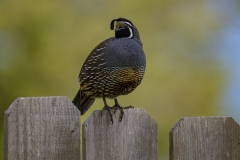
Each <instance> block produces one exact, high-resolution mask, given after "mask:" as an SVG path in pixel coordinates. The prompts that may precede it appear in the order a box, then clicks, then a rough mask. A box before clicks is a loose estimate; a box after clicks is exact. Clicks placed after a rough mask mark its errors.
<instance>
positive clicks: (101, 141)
mask: <svg viewBox="0 0 240 160" xmlns="http://www.w3.org/2000/svg"><path fill="white" fill-rule="evenodd" d="M124 112H125V114H124V116H123V120H122V122H120V123H119V122H118V119H119V115H120V111H117V112H116V114H115V115H113V124H112V122H111V121H110V116H109V114H108V112H107V111H104V114H103V116H102V117H101V111H94V112H93V113H92V114H91V116H90V117H88V119H87V120H86V121H85V122H84V124H83V159H84V160H157V159H158V144H157V137H158V133H157V123H156V122H155V121H154V120H153V119H152V118H151V117H150V116H149V114H148V113H147V112H146V111H145V110H144V109H140V108H139V109H128V110H124Z"/></svg>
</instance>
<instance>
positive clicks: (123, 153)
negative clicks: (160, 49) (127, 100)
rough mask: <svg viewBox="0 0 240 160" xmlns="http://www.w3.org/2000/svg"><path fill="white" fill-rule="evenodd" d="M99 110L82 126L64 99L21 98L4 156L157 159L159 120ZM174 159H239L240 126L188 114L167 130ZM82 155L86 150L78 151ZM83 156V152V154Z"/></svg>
mask: <svg viewBox="0 0 240 160" xmlns="http://www.w3.org/2000/svg"><path fill="white" fill-rule="evenodd" d="M118 119H119V112H117V113H116V114H115V115H114V116H113V121H114V123H113V124H112V123H111V121H110V117H109V115H108V113H107V111H106V112H104V114H103V116H102V117H101V112H100V111H95V112H93V113H92V115H91V116H90V117H88V119H87V120H86V121H85V122H84V123H83V125H82V132H83V133H82V152H80V112H79V111H78V109H77V108H76V107H75V106H74V105H73V104H72V103H71V101H69V100H68V99H67V98H66V97H33V98H18V99H17V100H15V101H14V102H13V103H12V105H11V106H10V107H9V108H8V110H7V111H6V112H5V116H4V121H5V122H4V123H5V125H4V154H5V155H4V159H5V160H80V158H81V156H82V157H83V160H157V159H158V143H157V141H158V140H157V139H158V138H157V137H158V133H157V129H158V128H157V123H156V122H155V121H154V120H153V119H152V118H151V117H150V116H149V115H148V114H147V113H146V111H145V110H143V109H129V110H125V114H124V118H123V120H122V122H121V123H118ZM169 139H170V140H169V142H170V144H169V146H170V156H169V159H170V160H240V127H239V125H238V124H237V123H236V122H235V121H234V120H233V119H232V118H231V117H186V118H183V119H181V120H180V121H179V122H178V123H177V124H176V125H175V126H174V127H173V128H172V130H171V131H170V134H169ZM80 153H82V154H80ZM80 155H81V156H80Z"/></svg>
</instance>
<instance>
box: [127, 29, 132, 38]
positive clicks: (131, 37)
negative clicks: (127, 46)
mask: <svg viewBox="0 0 240 160" xmlns="http://www.w3.org/2000/svg"><path fill="white" fill-rule="evenodd" d="M128 29H129V31H130V36H129V37H127V38H132V36H133V32H132V28H131V27H128Z"/></svg>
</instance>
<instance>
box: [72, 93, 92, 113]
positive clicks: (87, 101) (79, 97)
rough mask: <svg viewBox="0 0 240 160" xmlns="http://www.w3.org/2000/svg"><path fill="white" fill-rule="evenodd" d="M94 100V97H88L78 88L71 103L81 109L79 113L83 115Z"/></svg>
mask: <svg viewBox="0 0 240 160" xmlns="http://www.w3.org/2000/svg"><path fill="white" fill-rule="evenodd" d="M94 101H95V98H90V97H88V96H86V95H85V94H84V93H83V92H82V91H80V90H79V91H78V93H77V94H76V96H75V98H74V99H73V101H72V103H73V104H74V105H75V106H76V107H77V108H78V109H79V110H80V111H81V115H83V114H84V113H85V112H87V110H88V109H89V108H90V107H91V106H92V104H93V102H94Z"/></svg>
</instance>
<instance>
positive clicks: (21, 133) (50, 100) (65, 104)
mask: <svg viewBox="0 0 240 160" xmlns="http://www.w3.org/2000/svg"><path fill="white" fill-rule="evenodd" d="M4 123H5V125H4V138H5V144H4V154H5V156H4V159H5V160H67V159H69V160H70V159H71V160H79V159H80V131H79V130H80V127H79V126H80V112H79V111H78V109H77V108H76V107H75V106H74V105H73V104H72V103H71V102H70V101H69V100H68V99H67V98H66V97H32V98H18V99H16V100H15V101H14V102H13V103H12V105H11V106H10V107H9V108H8V110H6V111H5V115H4Z"/></svg>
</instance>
